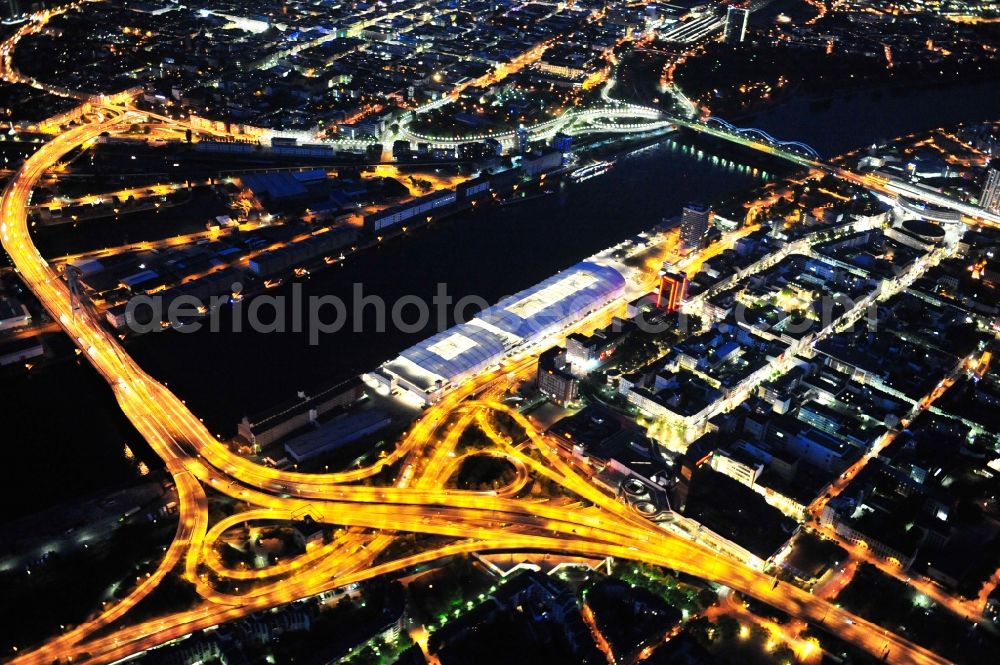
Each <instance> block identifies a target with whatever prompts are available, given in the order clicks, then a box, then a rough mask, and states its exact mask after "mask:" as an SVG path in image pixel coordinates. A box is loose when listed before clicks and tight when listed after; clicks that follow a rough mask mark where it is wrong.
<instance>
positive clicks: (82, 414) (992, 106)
mask: <svg viewBox="0 0 1000 665" xmlns="http://www.w3.org/2000/svg"><path fill="white" fill-rule="evenodd" d="M998 117H1000V95H996V94H995V86H989V85H975V86H966V87H961V88H953V89H947V90H930V89H927V90H920V91H913V92H909V93H906V94H898V93H894V92H882V93H869V92H866V93H859V94H856V95H853V96H851V97H847V98H843V99H838V100H834V101H830V102H813V101H809V100H801V101H792V102H789V103H786V104H784V105H782V106H781V107H778V108H774V109H771V110H768V111H764V112H760V113H758V114H756V115H754V116H749V117H746V118H740V119H738V122H737V124H740V125H743V126H749V125H753V126H756V127H759V128H761V129H764V130H766V131H768V132H770V133H771V134H773V135H774V136H776V137H778V138H781V139H796V140H801V141H805V142H807V143H809V144H810V145H812V146H813V147H814V148H816V149H817V150H818V151H819V152H820V153H821V154H822V155H824V156H832V155H835V154H837V153H840V152H845V151H847V150H850V149H853V148H856V147H859V146H863V145H867V144H870V143H872V142H875V141H879V140H882V139H889V138H891V137H893V136H897V135H901V134H906V133H909V132H914V131H921V130H925V129H929V128H932V127H936V126H942V125H947V124H954V123H958V122H976V121H984V120H992V119H995V118H998ZM730 156H731V155H730ZM756 160H757V157H756V156H754V155H751V154H748V155H746V156H745V158H740V159H738V160H737V161H739V162H742V164H743V165H738V164H733V163H732V162H728V161H727V160H722V161H720V160H718V159H713V158H712V156H711V155H708V154H704V155H700V156H699V155H698V153H697V151H693V152H692V151H691V150H690V149H688V150H687V151H685V150H684V149H682V146H678V145H677V144H675V143H672V142H668V143H663V144H660V145H658V146H656V147H654V148H650V149H646V150H644V151H642V152H639V153H636V154H632V155H629V156H627V157H625V158H622V159H619V160H618V162H617V164H616V165H615V167H614V168H613V169H612V170H611V171H610V172H608V173H607V174H605V175H603V176H600V177H597V178H594V179H591V180H588V181H586V182H585V183H581V184H577V185H567V186H565V187H563V188H562V189H561V190H560V191H559V193H557V194H556V195H553V196H548V197H543V198H539V199H535V200H531V201H527V202H524V203H521V204H518V205H515V206H509V207H505V208H499V207H498V208H491V209H487V210H482V211H478V212H476V213H471V214H466V215H462V216H459V217H456V218H453V219H450V220H445V221H442V222H441V223H435V224H434V225H432V226H431V227H428V228H426V229H421V230H419V231H417V232H414V233H411V234H409V235H407V236H406V237H404V238H399V239H395V240H392V241H391V242H387V243H386V244H385V245H383V246H380V247H379V248H377V249H373V250H368V251H364V252H360V253H358V254H357V255H356V256H353V257H351V258H350V259H349V260H348V261H346V262H344V263H342V264H341V265H339V266H335V267H333V268H331V269H329V270H326V271H322V272H319V273H317V274H315V275H312V276H310V277H309V278H307V279H305V280H304V281H302V293H303V295H304V296H305V297H307V298H308V296H310V295H317V296H318V295H326V294H332V295H336V296H339V297H341V298H342V299H343V300H344V301H345V302H348V303H349V302H351V296H352V294H353V293H354V289H355V288H356V287H355V284H359V285H361V288H363V292H364V294H367V295H378V296H381V297H382V298H383V299H385V300H386V301H387V302H389V303H392V302H395V301H396V300H398V299H399V298H402V297H404V296H412V295H415V296H420V297H423V298H427V299H429V298H430V297H431V296H433V295H434V293H435V292H436V290H437V289H438V285H439V284H444V285H446V286H447V290H448V293H449V295H450V296H452V297H453V298H455V299H458V298H461V297H463V296H469V295H474V296H477V297H479V298H482V299H484V300H486V301H488V302H495V301H496V300H497V299H498V298H500V297H502V296H504V295H507V294H510V293H513V292H515V291H517V290H519V289H522V288H525V287H527V286H530V285H532V284H535V283H537V282H538V281H540V280H542V279H544V278H545V277H547V276H549V275H551V274H553V273H554V272H556V271H558V270H560V269H562V268H565V267H567V266H569V265H572V264H573V263H575V262H577V261H580V260H582V259H584V258H586V257H587V256H589V255H591V254H593V253H595V252H597V251H599V250H601V249H603V248H605V247H608V246H610V245H612V244H615V243H616V242H619V241H621V240H624V239H625V238H628V237H629V236H631V235H634V234H635V233H637V232H639V231H642V230H644V229H648V228H650V227H651V226H653V225H655V224H656V223H658V222H659V221H660V220H661V219H662V218H663V217H665V216H673V215H675V214H678V213H679V212H680V209H681V207H682V206H683V205H684V204H685V203H687V202H688V201H691V200H704V201H709V202H713V201H718V200H720V199H723V198H726V197H732V196H735V195H738V194H739V193H741V192H744V191H747V190H748V189H750V188H752V187H754V186H756V185H759V184H760V183H761V182H762V180H761V176H760V175H759V174H758V175H754V174H753V173H752V172H751V170H750V169H749V168H745V167H744V165H745V166H752V165H757V164H758V162H757V161H756ZM778 175H780V174H778ZM290 289H291V286H290V285H286V286H284V287H282V288H281V289H278V290H277V291H272V292H270V293H272V294H276V295H288V294H289V293H290ZM369 312H371V310H369ZM467 313H468V314H471V313H472V312H471V311H470V312H467ZM225 318H226V317H223V319H224V320H223V322H222V326H221V328H222V330H228V329H229V326H228V325H227V321H226V320H225ZM372 322H373V320H372V317H369V318H368V320H367V322H366V325H365V326H363V331H362V332H354V331H352V330H345V331H342V332H338V333H335V334H329V335H323V336H321V338H320V340H319V343H318V344H311V343H310V340H309V338H308V336H307V335H306V334H304V333H302V334H296V333H291V332H288V333H280V332H275V333H268V334H264V333H253V332H241V333H238V334H237V333H231V332H219V333H212V332H210V331H208V330H202V331H200V332H197V333H193V334H181V333H177V332H168V333H163V334H151V335H145V336H142V337H138V338H135V339H133V340H131V341H130V342H129V344H128V350H129V352H130V353H132V354H134V356H135V357H136V358H137V359H138V360H139V361H140V362H141V363H142V364H143V366H144V367H145V368H146V369H147V370H149V371H150V372H151V373H152V374H153V375H154V376H156V377H158V378H159V379H161V380H164V381H166V382H167V383H168V384H169V386H170V387H171V388H172V389H173V390H174V391H175V392H177V393H178V394H179V395H180V396H181V397H183V398H184V399H186V400H187V402H188V404H189V405H190V406H191V407H192V409H193V410H194V411H195V412H196V413H198V415H200V416H202V417H204V419H205V421H206V423H208V424H209V426H210V427H212V428H213V429H214V430H217V431H218V433H220V434H223V435H228V434H231V433H233V432H234V430H235V425H236V422H237V421H238V420H239V418H240V417H242V416H243V415H244V414H248V413H254V412H256V411H259V410H261V409H265V408H267V407H269V406H271V405H273V404H275V403H277V402H280V401H283V400H285V399H288V398H289V397H291V396H293V395H294V394H295V392H296V391H298V390H302V389H307V388H309V387H312V386H314V385H316V384H318V383H324V382H328V381H332V380H335V379H337V378H346V377H348V376H351V375H353V374H357V373H359V372H363V371H366V370H369V369H371V368H373V367H375V366H377V365H378V364H379V363H381V362H382V361H384V360H386V359H388V358H391V357H393V356H394V355H396V354H397V353H398V352H399V351H400V350H402V349H403V348H406V347H407V346H409V345H410V344H413V343H414V342H416V341H418V340H420V339H423V338H424V337H426V336H427V334H428V333H429V332H430V328H432V327H433V325H434V324H433V323H431V324H429V325H428V328H427V329H425V330H421V331H417V332H411V333H403V332H400V331H398V330H387V331H385V332H376V331H374V330H372V329H371V328H372V325H371V324H372ZM0 405H2V409H3V414H4V416H5V417H4V419H3V433H2V435H0V440H2V441H3V442H4V443H5V444H6V445H5V449H6V450H5V460H4V464H2V465H0V506H2V512H0V520H2V519H3V518H4V517H13V516H18V515H23V514H26V513H28V512H31V511H34V510H39V509H42V508H44V507H46V506H48V505H53V504H55V503H59V502H61V501H65V500H68V499H71V498H76V497H79V496H82V495H84V494H86V493H90V492H94V491H96V490H100V489H103V488H105V487H108V486H111V485H117V484H121V483H125V482H129V481H131V480H134V479H135V477H136V472H135V466H134V464H133V463H130V462H128V461H126V460H125V458H124V456H123V454H122V449H123V446H124V445H125V444H128V445H130V446H131V447H132V448H133V450H136V451H137V453H138V454H140V455H148V454H149V453H148V450H147V449H146V448H145V446H144V445H143V443H142V442H141V441H140V440H139V437H138V435H137V433H136V432H135V431H134V430H133V429H132V428H131V426H130V425H129V424H128V423H127V422H126V421H125V419H124V418H122V417H121V415H120V413H119V411H118V409H117V406H116V404H115V403H114V400H113V399H112V396H111V392H110V389H108V388H107V386H106V385H104V384H103V382H102V381H101V380H100V379H99V378H98V377H97V376H96V375H95V374H94V373H93V371H92V370H90V369H89V368H88V367H85V366H81V365H80V364H78V363H75V362H66V363H61V364H57V365H54V366H51V367H46V368H39V369H36V370H34V371H33V373H32V374H30V375H29V376H26V377H18V376H15V377H6V378H4V379H2V381H0ZM26 479H30V481H29V480H26Z"/></svg>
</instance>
